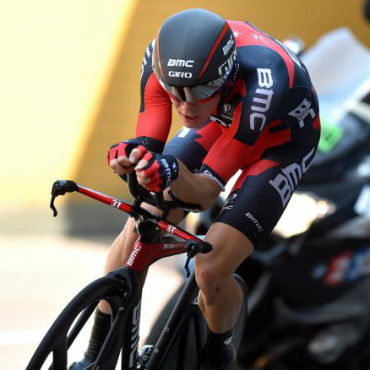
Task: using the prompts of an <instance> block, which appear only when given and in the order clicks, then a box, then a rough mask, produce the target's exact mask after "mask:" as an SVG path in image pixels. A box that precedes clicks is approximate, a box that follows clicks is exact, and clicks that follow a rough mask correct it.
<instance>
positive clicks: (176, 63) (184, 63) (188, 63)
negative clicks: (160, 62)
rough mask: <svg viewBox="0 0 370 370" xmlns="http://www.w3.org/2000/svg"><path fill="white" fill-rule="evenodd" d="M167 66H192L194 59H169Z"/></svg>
mask: <svg viewBox="0 0 370 370" xmlns="http://www.w3.org/2000/svg"><path fill="white" fill-rule="evenodd" d="M167 66H168V67H186V68H193V66H194V60H184V59H169V60H168V63H167Z"/></svg>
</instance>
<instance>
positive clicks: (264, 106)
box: [249, 68, 274, 131]
mask: <svg viewBox="0 0 370 370" xmlns="http://www.w3.org/2000/svg"><path fill="white" fill-rule="evenodd" d="M257 76H258V86H259V87H258V88H257V89H256V91H255V95H254V97H253V100H252V102H253V105H252V107H251V111H252V113H251V115H250V117H249V125H250V128H251V130H254V129H255V128H257V127H259V131H262V130H263V128H264V127H265V124H266V120H267V118H266V115H265V113H266V112H267V111H268V110H269V109H270V105H271V100H272V96H273V94H274V91H273V90H272V89H271V88H272V86H273V85H274V81H273V79H272V73H271V69H269V68H257Z"/></svg>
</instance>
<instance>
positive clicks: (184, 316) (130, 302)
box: [27, 180, 212, 370]
mask: <svg viewBox="0 0 370 370" xmlns="http://www.w3.org/2000/svg"><path fill="white" fill-rule="evenodd" d="M73 191H77V192H79V193H81V194H83V195H86V196H88V197H90V198H93V199H96V200H98V201H100V202H103V203H105V204H107V205H110V206H112V207H114V208H116V209H118V210H120V211H122V212H125V213H128V214H129V215H131V216H133V217H134V218H135V219H136V221H137V226H136V230H137V232H138V234H139V238H138V240H137V241H136V242H135V244H134V247H133V249H132V252H131V254H130V256H129V258H128V260H127V262H126V263H125V265H124V266H123V267H121V268H119V269H117V270H115V271H113V272H111V273H109V274H108V275H107V276H106V277H105V278H102V279H112V278H113V279H117V280H118V281H119V282H120V283H121V284H122V283H123V286H124V287H125V289H126V290H125V295H124V297H122V302H121V303H118V304H117V302H109V303H111V306H112V312H113V318H114V320H113V324H112V326H111V330H110V332H109V334H108V336H107V338H106V339H105V342H104V344H103V347H102V349H101V352H100V355H99V356H98V358H97V360H96V364H95V366H93V367H92V369H95V368H99V369H102V370H103V369H104V370H105V369H114V368H115V364H116V362H117V358H118V356H119V353H120V351H121V349H123V350H122V364H121V367H122V369H123V370H134V369H138V368H140V369H146V370H156V369H158V368H159V367H160V366H161V365H162V362H163V359H164V358H165V356H166V355H167V352H168V350H169V348H170V347H171V345H172V343H174V341H175V340H176V339H177V337H178V335H179V333H180V332H181V328H182V327H183V326H184V324H185V323H187V321H188V320H189V317H190V316H191V315H193V314H194V312H195V311H194V307H193V308H191V307H192V303H193V301H194V297H195V295H196V292H197V290H198V287H197V284H196V281H195V275H194V273H193V274H192V275H191V277H190V279H188V281H187V283H186V284H185V287H184V289H183V291H182V294H181V296H180V299H179V300H178V302H177V304H176V306H175V308H174V310H173V312H172V314H171V315H170V318H169V319H168V322H167V323H166V326H165V328H164V330H163V332H162V334H161V335H160V338H159V340H158V341H157V343H156V345H155V347H154V349H153V351H152V352H151V353H150V354H148V355H146V356H144V357H143V358H142V359H141V364H140V365H139V367H137V361H138V343H139V324H140V305H141V297H142V289H143V285H144V281H145V274H146V271H147V269H148V267H149V266H150V265H151V264H153V263H154V262H155V261H157V260H159V259H161V258H165V257H168V256H172V255H176V254H179V253H186V252H187V253H188V261H189V259H190V258H191V257H192V256H194V255H195V254H196V253H198V252H203V253H206V252H208V251H210V250H211V248H212V247H211V246H210V245H209V244H208V243H206V242H204V241H203V240H201V239H199V238H197V237H196V236H194V235H192V234H190V233H188V232H187V231H185V230H183V229H181V228H180V227H178V226H176V225H174V224H172V223H170V222H168V221H166V220H164V219H163V218H161V217H159V216H156V215H154V214H152V213H151V212H149V211H147V210H145V209H143V208H141V207H140V204H141V202H142V201H143V199H140V200H139V201H137V200H136V201H135V203H134V204H133V205H130V204H128V203H126V202H124V201H122V200H119V199H116V198H114V197H111V196H108V195H105V194H102V193H100V192H97V191H95V190H92V189H89V188H86V187H84V186H81V185H78V184H76V183H74V182H72V181H64V180H62V181H59V182H56V183H55V184H54V186H53V193H52V194H53V197H52V201H51V208H52V209H53V210H54V216H56V214H57V211H56V209H55V207H54V199H55V197H56V196H58V195H64V194H65V193H66V192H73ZM159 230H162V231H164V232H166V233H170V234H172V235H174V236H177V237H179V238H181V239H182V240H184V241H173V240H167V239H166V240H164V241H161V240H160V239H159V238H160V235H161V233H160V231H159ZM197 248H198V249H197ZM188 261H187V262H188ZM186 266H187V265H186ZM81 293H82V292H81ZM96 305H97V302H96V303H94V304H93V305H90V306H89V307H87V308H86V309H85V311H84V312H83V314H82V315H81V317H80V319H79V321H81V325H79V324H77V325H76V326H77V328H76V329H73V331H72V333H71V334H70V335H69V337H68V338H67V339H68V340H67V342H68V343H67V346H68V347H69V345H70V344H71V343H69V342H73V339H74V338H75V337H76V336H77V335H78V332H79V331H80V330H81V328H82V326H83V325H84V323H85V322H86V321H87V319H88V317H89V316H90V315H91V312H92V311H93V310H94V307H95V306H96ZM91 306H93V307H91ZM193 306H196V305H193ZM195 328H196V329H195V330H200V329H199V328H200V324H199V323H197V324H196V325H195ZM198 334H199V333H198ZM71 337H72V338H71ZM196 337H197V338H199V337H200V335H196ZM117 338H118V339H117ZM197 348H201V345H200V343H199V345H197ZM60 357H62V356H60ZM31 362H32V360H31ZM62 362H63V364H64V362H65V360H64V359H63V361H62ZM179 362H181V360H180V361H179ZM30 364H31V363H30ZM178 365H179V366H180V367H179V369H180V368H181V363H180V364H178ZM63 366H64V365H63ZM61 368H62V367H61ZM27 369H32V366H29V367H28V368H27ZM53 369H59V366H58V365H57V367H53Z"/></svg>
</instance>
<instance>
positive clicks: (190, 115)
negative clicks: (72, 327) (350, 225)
mask: <svg viewBox="0 0 370 370" xmlns="http://www.w3.org/2000/svg"><path fill="white" fill-rule="evenodd" d="M172 106H174V107H175V110H176V111H177V113H178V114H179V116H180V117H181V120H182V122H183V123H184V127H183V128H182V129H181V130H180V131H179V133H178V134H177V135H176V136H175V137H174V138H173V139H172V140H171V141H169V142H168V144H167V145H165V143H166V141H167V136H168V133H169V129H170V126H171V108H172ZM319 137H320V119H319V111H318V101H317V97H316V94H315V90H314V88H313V86H312V83H311V80H310V77H309V74H308V72H307V70H306V68H305V66H304V65H303V64H302V62H301V60H300V59H299V58H298V57H297V56H295V55H294V54H293V53H292V52H291V51H290V50H288V49H286V48H285V47H284V46H283V45H282V44H281V43H280V42H279V41H277V40H275V39H274V38H272V37H271V36H269V35H267V34H265V33H264V32H262V31H260V30H259V29H258V28H256V27H255V26H254V25H252V24H250V23H248V22H241V21H226V20H224V19H223V18H221V17H220V16H218V15H216V14H214V13H212V12H209V11H207V10H203V9H190V10H185V11H182V12H180V13H177V14H175V15H173V16H171V17H170V18H168V19H167V20H166V21H165V22H164V23H163V25H162V26H161V28H160V30H159V32H158V34H157V36H156V38H155V39H154V40H153V42H152V43H150V44H149V46H148V48H147V49H146V52H145V55H144V60H143V64H142V72H141V106H140V113H139V116H138V120H137V130H136V138H134V139H129V140H125V141H123V142H122V143H119V144H116V145H114V146H113V147H112V148H111V149H110V150H109V153H108V163H109V165H110V167H111V169H112V170H113V172H115V173H118V174H120V175H124V174H127V173H129V172H132V171H136V176H137V179H138V182H139V183H140V184H141V185H143V186H144V187H146V188H147V189H149V190H150V191H153V192H157V191H162V190H166V194H167V196H168V197H169V198H172V199H173V200H174V201H176V202H177V203H178V205H179V209H177V210H175V211H173V212H172V213H171V215H170V219H171V220H172V221H175V222H176V221H179V220H180V219H181V218H182V217H183V216H184V212H183V211H182V210H183V209H186V210H201V209H206V208H208V207H209V206H210V205H211V204H212V203H213V202H214V201H215V200H216V198H217V196H218V194H219V193H220V191H222V190H223V188H224V186H225V184H226V183H227V181H228V180H229V179H230V177H231V176H232V175H233V174H234V173H235V172H237V171H238V170H239V169H241V170H242V172H241V175H240V176H239V178H238V180H237V182H236V184H235V186H234V188H233V189H232V191H231V193H230V195H229V197H228V198H227V200H226V202H225V205H224V207H223V209H222V210H221V212H220V214H219V215H218V217H217V219H216V220H215V222H214V223H213V225H212V226H211V227H210V229H209V231H208V233H207V235H206V240H207V241H208V242H209V243H211V244H212V246H213V250H212V251H211V252H210V253H208V254H206V255H198V256H197V257H196V259H195V273H196V279H197V283H198V285H199V288H200V291H199V307H200V309H201V311H202V313H203V315H204V317H205V319H206V321H207V324H208V329H209V332H208V341H207V344H206V345H205V347H204V348H203V349H202V355H201V366H202V367H201V368H202V369H208V370H210V369H213V370H215V369H223V370H224V369H231V368H232V366H233V364H234V361H235V354H234V351H233V347H232V345H231V344H230V343H231V338H232V333H233V329H234V325H235V323H236V320H237V317H238V313H239V310H240V307H241V303H242V299H243V297H242V293H241V290H240V287H239V285H238V284H237V282H236V281H235V279H234V277H233V272H234V271H235V270H236V268H237V267H238V266H239V264H240V263H241V262H242V261H243V260H244V259H245V258H247V257H248V256H249V255H250V254H251V253H252V251H253V249H254V248H258V245H259V244H260V243H261V241H262V240H263V239H264V238H265V237H266V235H268V234H269V233H270V232H271V231H272V229H273V228H274V226H275V225H276V223H277V221H278V220H279V218H280V216H281V214H282V213H283V211H284V208H285V207H286V205H287V203H288V201H289V199H290V196H291V194H292V192H293V191H294V190H295V188H296V187H297V185H298V184H299V182H300V180H301V178H302V176H303V175H304V173H305V172H306V171H307V170H308V168H309V165H310V163H311V161H312V159H313V157H314V155H315V152H316V148H317V145H318V141H319ZM148 207H149V206H148ZM133 229H134V221H133V220H132V219H129V220H128V221H127V223H126V225H125V227H124V229H123V231H122V232H121V234H120V235H119V236H118V237H117V239H116V240H115V241H114V243H113V245H112V248H111V250H110V253H109V255H108V259H107V263H106V267H105V272H109V271H112V270H114V269H116V268H118V267H119V266H121V265H122V264H123V263H124V262H125V261H126V260H127V258H128V256H129V254H130V251H131V248H132V246H133V243H134V241H135V240H136V238H137V235H136V234H135V232H134V231H133ZM108 313H109V306H108V305H107V304H106V303H105V302H100V304H99V307H98V311H97V314H96V319H95V324H94V327H93V330H92V336H91V339H90V343H89V348H88V350H87V351H86V353H85V358H84V360H83V361H81V362H79V363H74V364H73V365H72V367H71V368H72V369H83V368H84V367H86V366H87V365H88V364H89V363H91V362H92V361H93V360H94V358H95V357H96V354H97V351H98V349H99V348H100V346H101V343H102V341H103V340H104V337H105V335H106V332H107V330H108V328H109V324H110V319H109V315H108Z"/></svg>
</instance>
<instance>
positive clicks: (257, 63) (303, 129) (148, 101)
mask: <svg viewBox="0 0 370 370" xmlns="http://www.w3.org/2000/svg"><path fill="white" fill-rule="evenodd" d="M228 23H229V25H230V27H231V28H232V30H233V32H234V37H235V40H236V45H237V60H236V66H237V70H236V72H235V73H236V74H235V75H234V84H233V86H232V88H231V89H230V90H229V91H228V93H227V95H226V96H225V95H224V96H223V97H222V99H221V102H220V104H219V105H218V107H217V109H216V110H215V111H214V112H213V113H212V115H211V117H210V119H209V121H208V122H205V124H204V125H203V126H202V127H201V128H199V129H196V130H194V129H188V128H185V127H184V128H183V129H181V130H180V131H179V133H178V134H177V135H176V136H175V137H174V138H173V139H172V140H171V141H169V142H168V143H167V144H166V145H165V148H164V153H165V154H172V155H174V156H175V157H176V158H178V159H180V160H181V161H182V162H183V163H184V164H185V165H186V166H187V167H188V168H189V169H190V170H191V171H193V172H199V173H202V174H204V175H206V176H209V177H211V178H213V179H214V180H215V181H217V182H218V183H219V184H220V186H221V187H223V186H224V185H225V184H226V183H227V181H228V180H229V179H230V178H231V176H232V175H234V174H235V173H236V172H237V171H238V170H239V169H241V170H242V173H241V175H240V176H239V178H238V180H237V182H236V184H235V186H234V188H233V190H232V191H231V193H230V195H229V197H228V199H227V201H226V203H225V206H224V207H223V210H222V211H221V212H220V214H219V216H218V218H217V221H218V222H224V223H227V224H229V225H232V226H233V227H235V228H237V229H238V230H240V231H241V232H242V233H243V234H245V235H246V236H247V237H248V238H249V239H250V240H251V241H252V243H253V244H254V245H255V246H256V245H258V243H259V242H260V241H261V240H262V239H263V238H264V237H265V236H266V235H267V234H269V233H270V232H271V231H272V229H273V228H274V226H275V225H276V223H277V221H278V220H279V218H280V216H281V214H282V213H283V210H284V208H285V206H286V205H287V203H288V201H289V199H290V196H291V194H292V193H293V191H294V190H295V188H296V187H297V185H298V184H299V182H300V180H301V178H302V176H303V175H304V174H305V172H306V171H307V170H308V167H309V165H310V163H311V161H312V159H313V157H314V155H315V152H316V148H317V145H318V142H319V138H320V118H319V107H318V101H317V96H316V93H315V90H314V87H313V86H312V83H311V80H310V77H309V74H308V72H307V70H306V68H305V66H304V65H303V64H302V62H301V61H300V59H299V58H298V57H297V56H296V55H294V54H293V53H292V52H291V51H289V50H287V49H286V48H285V47H284V46H283V45H282V44H281V43H280V42H278V41H277V40H275V39H274V38H272V37H271V36H269V35H266V34H265V33H263V32H261V31H260V30H258V29H257V28H256V27H254V26H253V25H251V24H250V23H248V22H240V21H228ZM152 51H153V44H150V45H149V46H148V48H147V50H146V52H145V56H144V61H143V66H142V76H141V107H140V114H139V117H138V122H137V130H136V136H137V137H142V138H144V140H146V142H147V146H149V149H151V150H153V151H158V152H160V151H161V150H162V149H163V146H164V144H165V143H166V141H167V137H168V133H169V129H170V126H171V121H172V117H171V109H172V104H171V100H170V98H169V95H168V94H167V92H166V91H165V90H164V89H163V88H162V87H161V85H160V84H159V82H158V79H157V77H156V76H155V74H154V73H153V70H152V61H151V58H152ZM145 138H146V139H145Z"/></svg>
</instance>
